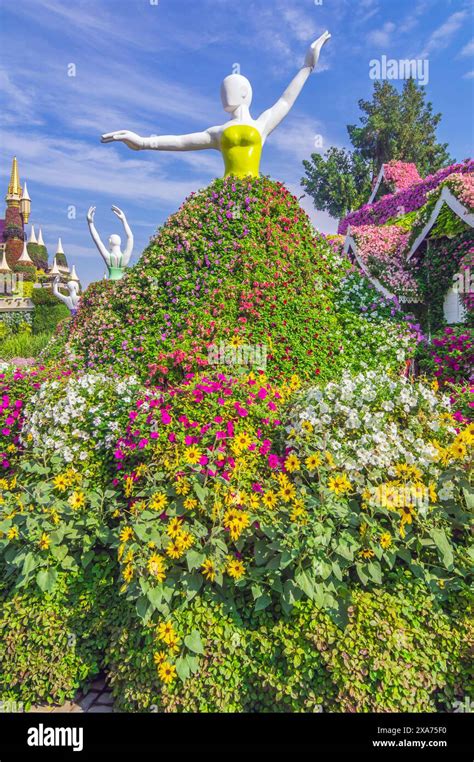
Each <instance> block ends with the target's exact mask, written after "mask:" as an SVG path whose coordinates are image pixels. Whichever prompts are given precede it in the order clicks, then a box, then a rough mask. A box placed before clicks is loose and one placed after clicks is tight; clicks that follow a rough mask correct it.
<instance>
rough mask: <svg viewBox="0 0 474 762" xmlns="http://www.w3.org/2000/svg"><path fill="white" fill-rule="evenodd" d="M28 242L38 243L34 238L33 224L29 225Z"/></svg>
mask: <svg viewBox="0 0 474 762" xmlns="http://www.w3.org/2000/svg"><path fill="white" fill-rule="evenodd" d="M28 243H38V241H37V240H36V233H35V226H34V225H32V226H31V232H30V237H29V238H28Z"/></svg>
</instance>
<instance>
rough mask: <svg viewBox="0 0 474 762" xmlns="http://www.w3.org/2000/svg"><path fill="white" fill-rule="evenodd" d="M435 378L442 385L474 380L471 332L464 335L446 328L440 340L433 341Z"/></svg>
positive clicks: (473, 351)
mask: <svg viewBox="0 0 474 762" xmlns="http://www.w3.org/2000/svg"><path fill="white" fill-rule="evenodd" d="M432 358H433V362H434V363H435V365H436V370H435V374H434V375H435V376H436V378H437V379H438V380H439V381H440V382H441V383H450V384H456V383H460V382H461V383H462V382H463V381H464V380H465V379H469V380H474V376H473V368H474V342H473V340H472V335H471V333H470V331H463V332H462V333H460V332H458V331H456V330H454V329H453V328H450V327H448V328H445V329H444V334H443V335H442V336H441V337H440V338H436V339H433V350H432Z"/></svg>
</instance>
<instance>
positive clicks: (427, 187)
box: [337, 159, 474, 234]
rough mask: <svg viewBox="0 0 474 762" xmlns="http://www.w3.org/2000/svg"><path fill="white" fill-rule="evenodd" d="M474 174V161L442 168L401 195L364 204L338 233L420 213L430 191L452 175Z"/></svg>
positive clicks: (344, 221)
mask: <svg viewBox="0 0 474 762" xmlns="http://www.w3.org/2000/svg"><path fill="white" fill-rule="evenodd" d="M473 170H474V161H472V160H471V159H469V160H466V161H465V162H463V163H460V164H451V166H449V167H443V168H442V169H440V170H438V172H436V173H435V174H434V175H428V177H425V179H424V180H421V182H419V183H416V184H415V185H412V186H411V187H409V188H407V189H406V190H403V191H400V192H398V193H393V194H388V195H386V196H384V197H383V198H381V199H380V201H376V202H375V203H374V204H364V206H361V207H360V209H357V210H356V211H355V212H351V213H350V214H348V215H347V217H345V218H344V219H343V220H341V222H340V223H339V227H338V231H337V232H338V233H342V234H344V233H346V232H347V228H348V227H349V225H350V226H351V228H355V227H359V226H360V225H384V224H385V223H386V222H388V221H389V220H391V219H394V218H397V217H399V216H400V215H401V214H408V213H410V212H413V211H414V210H416V209H419V208H420V207H421V206H423V205H424V204H425V203H426V201H427V194H428V192H429V191H431V190H433V189H434V188H437V187H438V186H439V185H440V183H441V182H442V181H443V180H445V179H446V178H447V177H448V176H449V175H451V174H453V173H460V174H464V173H469V172H472V171H473Z"/></svg>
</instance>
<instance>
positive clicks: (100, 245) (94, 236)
mask: <svg viewBox="0 0 474 762" xmlns="http://www.w3.org/2000/svg"><path fill="white" fill-rule="evenodd" d="M94 214H95V206H91V207H89V211H88V212H87V224H88V225H89V231H90V234H91V236H92V240H93V241H94V243H95V245H96V246H97V248H98V249H99V251H100V253H101V254H102V256H103V258H104V259H105V261H106V262H108V261H109V257H110V252H109V251H108V250H107V249H106V248H105V246H104V244H103V243H102V241H101V239H100V236H99V234H98V232H97V230H96V228H95V225H94Z"/></svg>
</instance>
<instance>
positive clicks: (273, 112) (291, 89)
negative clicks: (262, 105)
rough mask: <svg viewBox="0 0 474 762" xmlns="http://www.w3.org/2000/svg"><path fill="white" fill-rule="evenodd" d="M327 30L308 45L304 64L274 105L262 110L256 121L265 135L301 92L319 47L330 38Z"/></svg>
mask: <svg viewBox="0 0 474 762" xmlns="http://www.w3.org/2000/svg"><path fill="white" fill-rule="evenodd" d="M330 36H331V35H330V34H329V32H324V34H322V35H321V37H319V38H318V39H317V40H315V42H313V44H312V45H311V46H310V47H309V49H308V52H307V53H306V58H305V62H304V66H302V68H301V69H300V70H299V72H298V74H297V75H296V76H295V77H293V79H292V80H291V82H290V84H289V85H288V87H287V88H286V90H285V92H284V93H283V95H282V96H281V98H279V99H278V100H277V102H276V103H275V105H274V106H272V107H271V108H269V109H267V111H264V112H263V114H261V115H260V116H259V118H258V120H257V121H258V122H260V123H261V125H262V127H261V129H262V133H263V135H264V136H265V137H267V136H268V135H270V133H271V132H273V130H274V129H275V127H278V125H279V124H280V122H281V121H282V120H283V119H284V118H285V116H286V115H287V114H288V112H289V111H290V110H291V109H292V108H293V106H294V104H295V101H296V99H297V97H298V95H299V94H300V93H301V91H302V89H303V87H304V85H305V83H306V80H307V79H308V77H309V75H310V74H311V72H312V71H313V69H314V68H315V66H316V64H317V62H318V59H319V54H320V52H321V48H322V47H323V45H324V43H325V42H326V41H327V40H329V38H330Z"/></svg>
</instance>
